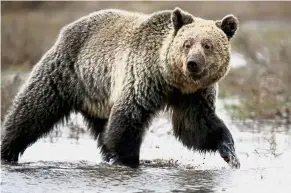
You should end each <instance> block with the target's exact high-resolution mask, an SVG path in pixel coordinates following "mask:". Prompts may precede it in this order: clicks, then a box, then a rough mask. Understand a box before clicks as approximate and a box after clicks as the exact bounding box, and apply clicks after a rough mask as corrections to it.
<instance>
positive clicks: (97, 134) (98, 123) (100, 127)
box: [82, 112, 111, 162]
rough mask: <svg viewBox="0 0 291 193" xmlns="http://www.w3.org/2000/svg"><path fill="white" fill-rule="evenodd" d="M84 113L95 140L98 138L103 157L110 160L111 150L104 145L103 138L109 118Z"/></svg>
mask: <svg viewBox="0 0 291 193" xmlns="http://www.w3.org/2000/svg"><path fill="white" fill-rule="evenodd" d="M82 115H83V117H84V119H85V122H86V123H87V125H88V128H89V130H90V133H91V135H92V136H93V137H94V139H95V140H96V139H97V146H98V147H99V148H100V152H101V154H102V157H103V159H104V160H105V161H107V162H109V160H110V157H111V154H110V152H109V150H108V149H107V147H106V146H105V145H104V142H103V138H102V133H103V132H104V130H105V127H106V124H107V121H108V120H107V119H102V118H98V117H93V116H90V115H88V114H87V113H84V112H82Z"/></svg>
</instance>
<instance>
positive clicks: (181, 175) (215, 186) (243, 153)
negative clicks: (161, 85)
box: [1, 102, 291, 193]
mask: <svg viewBox="0 0 291 193" xmlns="http://www.w3.org/2000/svg"><path fill="white" fill-rule="evenodd" d="M221 105H222V104H221V102H219V110H218V111H219V112H220V116H221V117H222V118H223V119H224V120H225V121H226V123H227V125H228V126H229V128H230V130H231V132H232V134H233V136H234V138H235V141H236V148H237V150H236V151H237V154H238V157H239V158H240V161H241V168H240V169H239V170H233V169H231V168H229V166H228V165H227V164H226V163H225V162H224V161H223V160H222V159H221V158H220V156H219V155H218V154H211V155H210V154H205V155H201V154H199V153H195V152H192V151H190V150H187V149H186V148H185V147H183V146H182V145H181V143H179V142H178V141H177V140H176V139H175V138H174V137H173V136H172V132H171V124H170V122H169V120H168V119H167V117H166V116H164V115H161V116H159V117H158V118H157V119H155V120H154V121H153V124H152V126H151V127H150V129H149V132H148V133H147V135H146V137H145V140H144V143H143V146H142V149H141V159H142V164H141V167H140V168H139V169H137V170H132V169H129V168H126V167H120V166H112V165H109V164H107V163H104V162H102V161H101V157H100V154H99V152H98V151H99V150H98V149H97V148H96V143H95V141H94V140H92V139H91V137H90V136H89V135H88V134H87V133H86V132H85V133H84V128H83V126H82V119H81V118H80V116H76V115H73V116H72V122H73V123H74V124H76V125H79V127H77V128H76V127H74V128H75V129H73V130H72V129H69V127H71V126H70V125H69V126H64V127H60V128H59V129H56V130H55V131H54V132H53V133H52V134H51V135H50V136H48V137H46V138H44V139H41V140H39V141H38V142H37V143H36V144H34V145H33V146H31V147H30V148H28V149H27V150H26V152H25V153H24V155H23V156H22V157H21V158H20V163H19V164H18V165H14V166H11V165H10V166H8V165H2V167H1V174H2V182H1V186H2V192H3V193H15V192H22V193H26V192H27V193H28V192H29V193H31V192H49V193H54V192H195V191H197V192H243V193H245V192H248V191H249V192H274V191H279V192H288V191H290V189H291V184H290V182H291V181H290V177H291V164H290V160H291V150H290V149H291V148H290V147H291V132H290V130H289V129H288V128H285V127H271V126H258V125H256V124H254V123H251V124H250V127H249V128H247V127H246V126H236V125H234V124H232V123H231V121H230V119H229V117H228V116H227V115H226V114H225V112H224V111H223V109H222V108H221Z"/></svg>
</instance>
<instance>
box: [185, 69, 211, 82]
mask: <svg viewBox="0 0 291 193" xmlns="http://www.w3.org/2000/svg"><path fill="white" fill-rule="evenodd" d="M188 74H189V76H190V77H191V78H192V79H193V80H200V79H201V78H203V77H204V76H206V75H207V69H203V70H202V71H201V72H199V73H194V72H188Z"/></svg>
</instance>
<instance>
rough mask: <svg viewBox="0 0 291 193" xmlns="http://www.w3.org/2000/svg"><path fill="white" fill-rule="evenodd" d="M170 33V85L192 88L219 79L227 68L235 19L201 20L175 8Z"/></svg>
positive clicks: (191, 89) (184, 90)
mask: <svg viewBox="0 0 291 193" xmlns="http://www.w3.org/2000/svg"><path fill="white" fill-rule="evenodd" d="M171 22H172V25H173V33H172V34H171V35H172V38H171V42H170V43H169V44H168V49H167V50H168V52H167V54H166V55H167V56H166V57H167V67H166V68H167V69H166V70H167V74H168V75H170V76H169V77H168V79H169V80H170V82H171V83H172V84H173V86H175V87H177V88H178V89H180V90H181V91H182V92H185V93H187V92H193V91H195V90H197V89H199V88H205V87H208V86H210V85H212V84H214V83H216V82H217V81H219V80H220V79H222V78H223V77H224V76H225V75H226V74H227V72H228V70H229V62H230V40H231V39H232V38H233V37H234V35H235V33H236V31H237V29H238V19H237V18H236V17H235V16H233V15H227V16H225V17H224V18H223V19H222V20H219V21H213V20H204V19H201V18H195V17H193V16H192V15H191V14H189V13H187V12H185V11H182V10H181V9H179V8H176V9H175V10H174V11H173V12H172V15H171Z"/></svg>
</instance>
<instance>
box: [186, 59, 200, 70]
mask: <svg viewBox="0 0 291 193" xmlns="http://www.w3.org/2000/svg"><path fill="white" fill-rule="evenodd" d="M202 63H203V62H202V61H200V60H199V59H197V58H189V59H188V61H187V69H188V70H189V72H191V73H195V74H199V73H201V72H202V70H203V64H202Z"/></svg>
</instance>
